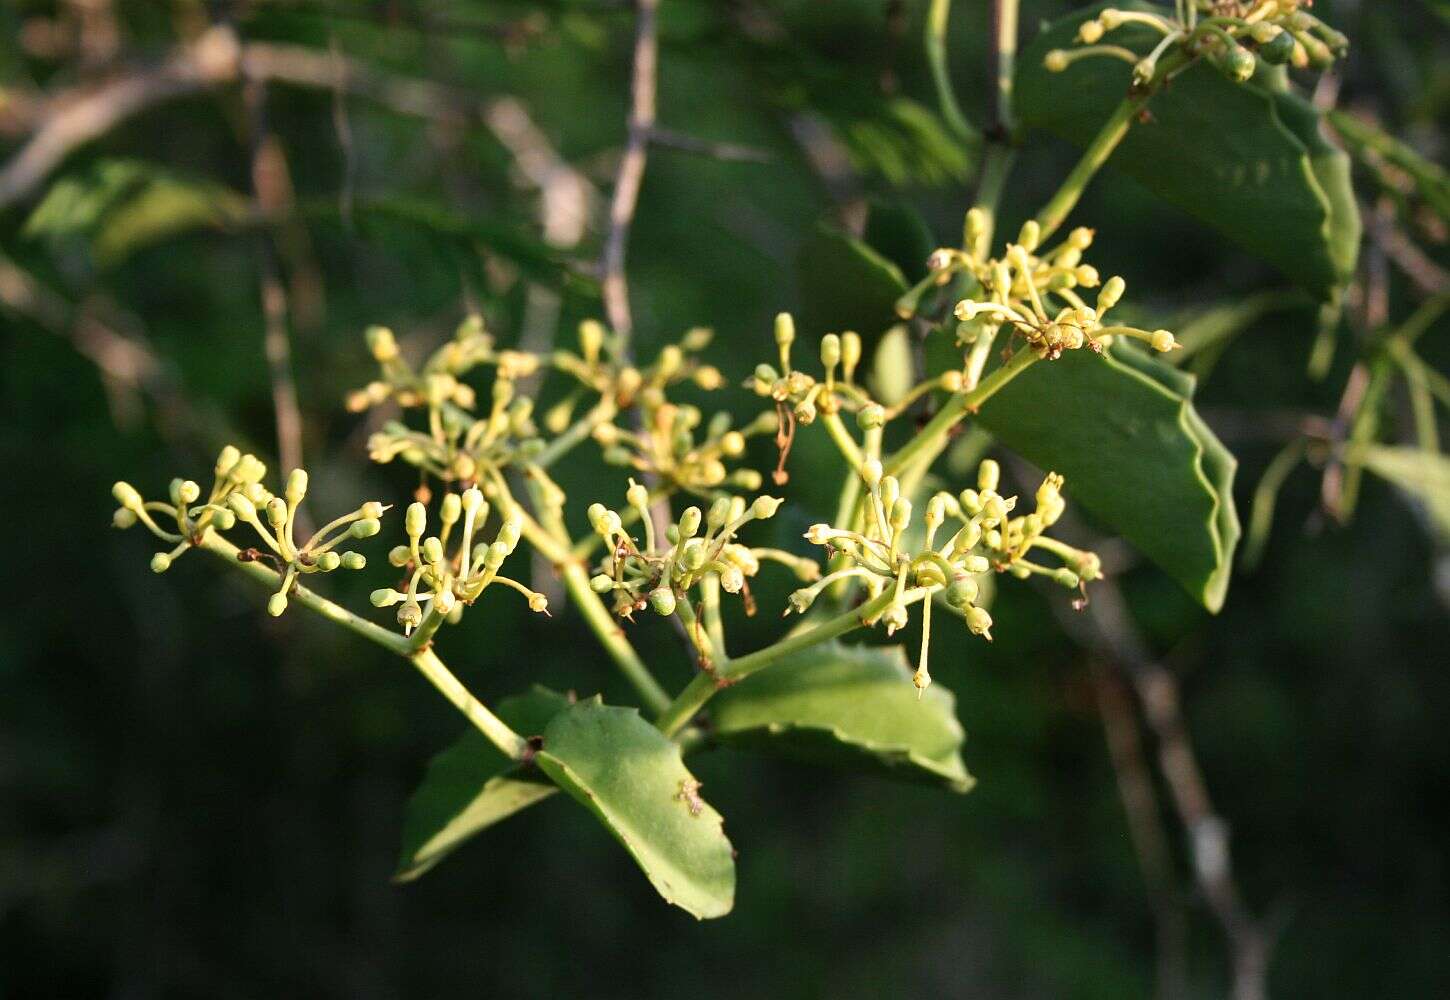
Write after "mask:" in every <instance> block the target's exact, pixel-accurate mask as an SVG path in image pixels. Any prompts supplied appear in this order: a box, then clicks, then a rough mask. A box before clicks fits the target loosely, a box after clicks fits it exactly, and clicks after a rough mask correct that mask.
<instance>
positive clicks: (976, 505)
mask: <svg viewBox="0 0 1450 1000" xmlns="http://www.w3.org/2000/svg"><path fill="white" fill-rule="evenodd" d="M957 502H958V503H960V504H961V505H962V510H963V511H965V512H966V513H967V514H968V515H972V514H980V513H981V512H982V497H981V495H980V494H979V493H977V491H976V490H974V489H970V488H969V489H965V490H962V492H960V493H958V494H957Z"/></svg>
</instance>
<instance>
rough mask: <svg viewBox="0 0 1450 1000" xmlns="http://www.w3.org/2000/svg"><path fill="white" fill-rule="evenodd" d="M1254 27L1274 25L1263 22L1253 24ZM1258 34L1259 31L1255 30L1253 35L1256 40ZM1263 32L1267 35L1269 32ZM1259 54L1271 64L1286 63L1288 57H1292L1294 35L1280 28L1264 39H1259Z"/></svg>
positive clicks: (1280, 64)
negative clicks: (1262, 23)
mask: <svg viewBox="0 0 1450 1000" xmlns="http://www.w3.org/2000/svg"><path fill="white" fill-rule="evenodd" d="M1254 27H1255V29H1258V28H1260V27H1264V28H1273V27H1275V26H1274V25H1269V24H1264V25H1255V26H1254ZM1259 34H1260V32H1259V31H1257V30H1255V32H1254V37H1255V39H1256V40H1258V36H1259ZM1263 34H1264V35H1266V36H1267V35H1268V34H1269V33H1268V32H1263ZM1259 56H1260V58H1262V59H1263V60H1264V62H1266V63H1268V64H1269V65H1271V66H1283V65H1286V64H1287V63H1288V62H1289V60H1290V59H1293V58H1294V36H1293V35H1291V34H1289V33H1288V32H1287V31H1284V30H1282V29H1280V30H1278V31H1276V32H1275V33H1274V34H1273V35H1272V36H1271V37H1267V39H1266V40H1259Z"/></svg>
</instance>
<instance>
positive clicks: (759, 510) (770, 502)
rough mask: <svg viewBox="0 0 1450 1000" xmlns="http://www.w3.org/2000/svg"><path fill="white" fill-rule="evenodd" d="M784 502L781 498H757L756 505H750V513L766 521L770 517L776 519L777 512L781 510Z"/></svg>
mask: <svg viewBox="0 0 1450 1000" xmlns="http://www.w3.org/2000/svg"><path fill="white" fill-rule="evenodd" d="M784 502H785V501H784V500H782V499H781V498H780V497H756V498H755V503H753V504H751V505H750V512H751V513H752V514H754V515H755V516H756V517H757V518H760V519H761V520H764V519H765V518H768V517H774V516H775V512H776V511H777V510H779V509H780V505H781V504H783V503H784Z"/></svg>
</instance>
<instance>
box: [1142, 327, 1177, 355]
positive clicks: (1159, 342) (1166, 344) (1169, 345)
mask: <svg viewBox="0 0 1450 1000" xmlns="http://www.w3.org/2000/svg"><path fill="white" fill-rule="evenodd" d="M1148 344H1149V346H1151V347H1152V348H1153V350H1155V351H1161V352H1163V353H1165V354H1166V353H1167V352H1168V351H1171V350H1173V348H1175V347H1177V346H1178V341H1176V340H1174V339H1173V334H1172V333H1170V332H1169V331H1167V330H1154V331H1153V335H1152V336H1151V337H1149V338H1148Z"/></svg>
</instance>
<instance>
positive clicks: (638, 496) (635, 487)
mask: <svg viewBox="0 0 1450 1000" xmlns="http://www.w3.org/2000/svg"><path fill="white" fill-rule="evenodd" d="M624 498H625V499H626V500H628V501H629V505H630V506H631V507H636V508H640V509H646V508H648V507H649V490H648V489H646V488H645V487H644V486H641V485H640V484H639V483H636V482H635V481H634V480H630V483H629V489H627V490H625V492H624Z"/></svg>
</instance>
